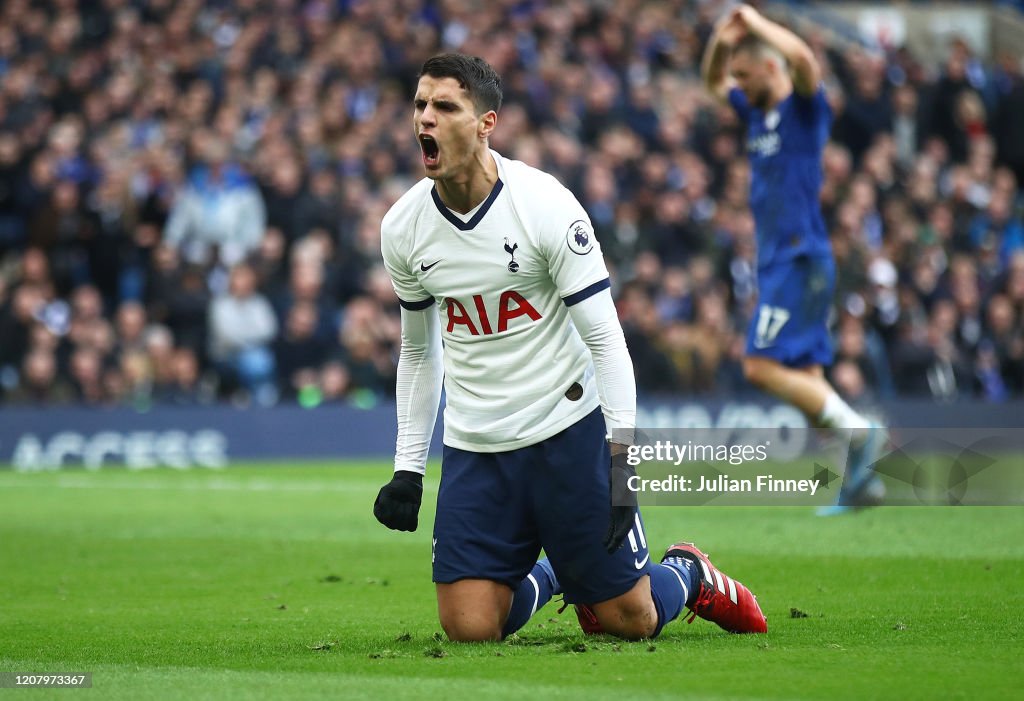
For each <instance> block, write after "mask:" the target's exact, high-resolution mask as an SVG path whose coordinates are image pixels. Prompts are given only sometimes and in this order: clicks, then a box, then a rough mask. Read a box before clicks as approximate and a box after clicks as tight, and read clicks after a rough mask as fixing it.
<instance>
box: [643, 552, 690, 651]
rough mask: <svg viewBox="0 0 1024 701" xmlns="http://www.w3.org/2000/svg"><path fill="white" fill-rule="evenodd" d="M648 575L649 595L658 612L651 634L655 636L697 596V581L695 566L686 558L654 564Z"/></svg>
mask: <svg viewBox="0 0 1024 701" xmlns="http://www.w3.org/2000/svg"><path fill="white" fill-rule="evenodd" d="M650 575H651V597H652V598H653V599H654V608H655V609H656V610H657V612H658V627H657V628H655V629H654V634H653V635H652V636H651V637H652V638H655V637H657V636H658V633H660V632H661V629H662V628H664V627H665V626H666V625H667V624H668V622H669V621H672V620H675V618H676V617H677V616H678V615H679V614H680V613H681V612H682V610H683V607H684V606H686V604H688V603H690V602H691V601H692V600H693V599H694V597H696V596H697V586H698V583H697V576H696V570H695V568H694V567H693V566H692V564H691V563H690V562H688V561H686V560H682V561H680V562H678V563H677V562H664V563H662V564H660V565H654V566H653V567H652V568H651V571H650Z"/></svg>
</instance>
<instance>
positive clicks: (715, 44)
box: [700, 13, 746, 102]
mask: <svg viewBox="0 0 1024 701" xmlns="http://www.w3.org/2000/svg"><path fill="white" fill-rule="evenodd" d="M745 33H746V28H745V27H743V25H742V24H741V22H740V20H739V18H738V17H737V16H736V15H735V13H729V14H727V15H725V16H724V17H722V19H720V20H719V21H718V23H717V24H716V25H715V30H714V32H712V34H711V39H709V40H708V46H707V49H705V50H704V59H703V60H702V61H701V66H700V73H701V77H702V78H703V79H704V86H705V87H706V88H707V90H708V92H710V93H711V94H712V95H714V96H715V97H716V98H718V99H719V100H721V101H722V102H725V101H726V100H728V99H729V90H730V89H731V88H732V87H733V86H734V85H735V81H733V79H732V78H731V77H730V76H729V70H728V67H729V54H730V52H731V51H732V47H733V46H734V45H735V44H736V42H737V41H739V40H740V38H742V36H743V35H744V34H745Z"/></svg>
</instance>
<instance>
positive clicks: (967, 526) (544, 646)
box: [0, 463, 1024, 701]
mask: <svg viewBox="0 0 1024 701" xmlns="http://www.w3.org/2000/svg"><path fill="white" fill-rule="evenodd" d="M388 475H389V468H388V466H387V465H386V464H384V463H380V464H375V465H374V464H333V465H327V464H324V465H319V464H317V465H310V464H304V465H299V466H290V467H289V466H270V465H262V466H261V465H248V466H232V467H230V468H228V469H226V470H223V471H188V472H176V471H172V470H153V471H147V472H126V471H123V470H106V471H102V472H83V471H66V472H62V473H46V474H18V473H13V472H10V471H7V470H4V471H0V600H2V603H0V671H8V672H50V673H56V672H92V673H93V675H94V676H93V688H92V690H91V691H90V690H76V691H72V690H62V691H59V692H58V691H54V690H46V691H38V690H37V691H26V690H0V699H8V698H10V699H27V698H58V697H59V698H69V699H70V698H80V696H79V694H81V695H82V697H86V696H88V697H92V698H102V699H133V700H134V699H163V698H168V699H177V698H184V699H189V700H190V701H197V700H199V699H247V698H253V699H256V698H274V699H290V698H295V699H306V698H337V699H364V698H365V699H385V700H388V701H391V700H393V699H394V700H397V699H418V698H452V699H456V698H459V699H461V698H470V697H472V698H477V699H484V698H507V699H517V700H522V699H538V700H539V699H586V700H588V701H596V700H598V699H616V700H617V701H619V700H623V699H633V698H637V699H662V698H666V699H667V698H711V699H742V698H772V699H790V698H820V699H835V698H842V699H874V698H893V699H896V698H899V699H903V698H920V699H932V698H965V699H971V700H972V701H975V700H976V699H979V698H993V699H1003V698H1022V696H1024V691H1022V689H1024V664H1022V663H1021V660H1024V645H1022V630H1021V629H1022V622H1024V616H1022V614H1021V611H1022V609H1024V508H1020V507H992V508H978V507H962V508H951V507H941V508H940V507H917V508H914V507H907V508H880V509H874V510H869V511H864V512H861V513H858V514H853V515H850V516H844V517H837V518H831V519H821V518H816V517H814V515H813V514H812V511H811V510H810V509H808V508H782V507H776V508H739V507H737V508H724V507H710V506H709V507H697V508H680V507H659V508H648V509H647V510H646V519H647V530H648V540H649V542H650V543H651V546H652V548H651V549H652V551H654V552H655V554H656V553H657V552H658V549H659V548H663V547H665V545H667V544H668V543H670V542H672V541H674V540H679V539H683V538H686V539H692V540H694V541H695V542H697V543H698V544H699V545H700V546H701V547H702V548H703V549H705V550H706V551H707V552H709V553H710V554H711V555H712V557H713V559H714V562H715V563H716V565H718V566H719V567H721V568H722V569H723V570H725V571H726V572H728V573H729V574H731V575H733V576H735V577H736V578H738V579H740V580H741V581H743V582H745V583H746V584H747V585H748V586H750V588H751V589H752V590H753V591H754V592H755V593H757V594H758V598H759V600H760V602H761V604H762V606H763V608H764V611H765V613H766V615H767V616H768V625H769V633H768V635H766V636H735V635H729V634H727V633H725V632H723V631H721V630H719V629H718V628H717V627H716V626H714V625H713V624H711V623H708V622H706V621H701V620H699V619H698V620H697V621H696V622H695V623H694V624H693V625H687V624H686V623H683V622H675V623H672V624H671V625H669V626H668V627H667V628H666V630H665V632H664V633H663V635H662V636H661V637H660V638H659V639H658V640H656V641H654V642H653V643H650V642H639V643H623V642H618V641H616V640H613V639H611V638H584V636H583V635H582V633H581V632H580V631H579V629H578V627H577V624H576V620H575V616H573V614H572V612H571V611H569V610H567V611H566V612H565V613H564V614H562V615H558V614H557V613H556V609H557V605H556V603H555V602H552V603H551V604H548V606H547V607H545V608H544V609H543V610H542V611H541V612H540V613H539V614H538V615H537V616H536V617H535V618H534V619H533V621H531V622H530V623H529V624H528V625H527V627H526V628H525V629H524V630H523V631H522V632H521V634H520V635H519V636H518V638H516V639H514V640H512V641H508V642H505V643H494V644H482V645H457V644H452V643H448V642H446V641H444V640H442V639H441V638H440V635H439V632H440V627H439V625H438V623H437V619H436V614H435V609H434V596H433V586H432V585H431V583H430V526H431V509H430V508H429V507H425V508H424V513H423V514H422V518H421V525H420V530H419V531H418V532H417V533H415V534H411V535H410V534H399V533H395V532H391V531H388V530H386V529H385V528H383V527H381V526H379V525H378V524H377V523H376V521H374V520H373V517H372V515H371V511H370V506H371V503H372V501H373V497H374V495H375V494H376V490H377V488H378V487H379V485H380V484H381V483H382V482H383V481H385V480H386V479H387V478H388ZM432 475H433V476H434V478H435V479H434V480H433V481H432V480H428V484H427V495H426V501H427V502H431V501H432V500H433V497H434V496H436V475H437V469H436V466H435V467H434V469H433V470H432Z"/></svg>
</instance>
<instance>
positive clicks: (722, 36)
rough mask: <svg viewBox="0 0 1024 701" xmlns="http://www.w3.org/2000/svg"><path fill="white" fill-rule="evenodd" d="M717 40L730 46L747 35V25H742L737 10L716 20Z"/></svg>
mask: <svg viewBox="0 0 1024 701" xmlns="http://www.w3.org/2000/svg"><path fill="white" fill-rule="evenodd" d="M717 33H718V40H719V41H721V42H723V43H724V44H726V45H727V46H732V45H734V44H736V42H738V41H739V40H740V39H742V38H743V37H744V36H745V35H746V34H747V25H746V24H744V21H743V18H742V16H741V15H740V13H739V9H738V8H737V9H736V10H733V11H732V12H730V13H728V14H727V15H724V16H722V18H721V19H719V20H718V28H717Z"/></svg>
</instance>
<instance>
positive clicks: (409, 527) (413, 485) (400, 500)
mask: <svg viewBox="0 0 1024 701" xmlns="http://www.w3.org/2000/svg"><path fill="white" fill-rule="evenodd" d="M422 499H423V475H421V474H419V473H418V472H407V471H404V470H399V471H398V472H396V473H395V476H394V477H392V478H391V481H390V482H388V483H387V484H385V485H384V486H383V487H381V488H380V492H379V493H378V494H377V500H376V501H374V502H373V515H374V516H376V517H377V520H378V521H380V522H381V523H383V524H384V525H385V526H387V527H388V528H390V529H391V530H393V531H410V532H412V531H415V530H416V527H417V526H418V525H419V513H420V502H421V501H422Z"/></svg>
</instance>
